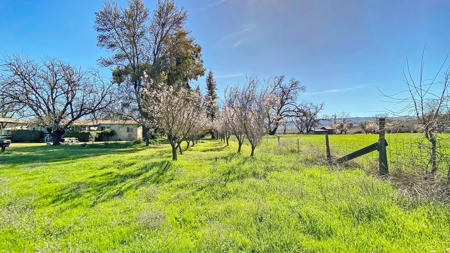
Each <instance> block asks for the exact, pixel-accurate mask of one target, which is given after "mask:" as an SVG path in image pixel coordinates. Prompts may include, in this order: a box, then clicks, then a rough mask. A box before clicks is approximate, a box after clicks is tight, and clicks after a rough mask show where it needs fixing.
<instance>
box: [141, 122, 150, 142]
mask: <svg viewBox="0 0 450 253" xmlns="http://www.w3.org/2000/svg"><path fill="white" fill-rule="evenodd" d="M142 138H144V140H145V146H148V145H150V129H149V128H147V127H145V126H143V127H142Z"/></svg>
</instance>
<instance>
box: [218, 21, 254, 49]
mask: <svg viewBox="0 0 450 253" xmlns="http://www.w3.org/2000/svg"><path fill="white" fill-rule="evenodd" d="M255 29H256V25H255V24H254V23H250V24H247V25H244V26H242V27H241V28H240V29H239V30H236V31H234V32H232V33H229V34H227V35H225V36H223V37H222V38H220V39H219V40H218V41H217V43H224V42H228V43H230V44H231V45H232V46H233V47H238V46H240V45H241V44H242V42H243V41H246V40H249V37H250V38H251V37H252V36H250V35H249V33H250V32H251V31H253V30H255Z"/></svg>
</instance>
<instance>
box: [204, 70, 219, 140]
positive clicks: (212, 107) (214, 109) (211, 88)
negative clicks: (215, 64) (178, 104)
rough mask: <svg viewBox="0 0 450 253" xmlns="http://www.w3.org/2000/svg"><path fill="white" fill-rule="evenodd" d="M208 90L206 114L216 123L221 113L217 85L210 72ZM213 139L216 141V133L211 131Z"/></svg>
mask: <svg viewBox="0 0 450 253" xmlns="http://www.w3.org/2000/svg"><path fill="white" fill-rule="evenodd" d="M206 88H207V90H208V93H207V103H206V114H207V117H208V118H209V119H211V121H214V119H215V118H216V116H217V113H218V111H219V107H218V106H217V93H216V90H217V84H216V81H215V80H214V74H213V72H212V71H211V70H210V71H209V73H208V76H207V77H206ZM211 138H213V139H215V138H216V136H215V133H214V130H211Z"/></svg>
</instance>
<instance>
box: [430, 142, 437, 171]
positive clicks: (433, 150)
mask: <svg viewBox="0 0 450 253" xmlns="http://www.w3.org/2000/svg"><path fill="white" fill-rule="evenodd" d="M430 142H431V174H433V175H434V174H435V173H436V171H437V161H436V159H437V158H436V157H437V155H436V139H435V138H434V137H432V138H430Z"/></svg>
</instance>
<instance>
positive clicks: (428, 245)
mask: <svg viewBox="0 0 450 253" xmlns="http://www.w3.org/2000/svg"><path fill="white" fill-rule="evenodd" d="M344 137H346V138H347V139H344ZM388 137H389V136H388ZM392 137H394V136H392ZM297 138H299V139H298V143H297ZM324 138H325V137H323V136H300V137H298V136H296V135H293V136H289V137H286V136H283V137H282V138H280V142H278V139H277V138H276V137H269V138H267V139H266V138H264V140H263V143H262V145H261V146H260V147H258V148H257V149H256V154H255V155H256V157H255V158H249V153H250V148H249V146H247V145H244V147H243V151H242V154H236V150H237V145H236V143H235V142H231V146H230V147H227V146H225V145H224V144H223V143H221V142H219V141H217V140H203V141H201V142H200V143H198V144H197V145H195V146H194V147H191V148H190V149H189V150H187V151H185V152H184V154H183V155H180V156H179V160H178V161H176V162H172V161H171V151H170V147H169V146H168V145H157V146H150V147H145V146H144V145H141V144H135V145H133V144H129V143H110V144H87V145H85V146H84V145H83V146H80V145H73V146H58V147H53V146H45V145H40V144H15V143H13V144H12V145H11V147H10V148H7V150H6V152H5V153H0V252H24V251H27V252H36V251H39V252H106V251H108V252H450V239H449V238H450V208H449V206H447V205H444V204H440V203H429V202H414V203H411V202H409V201H408V200H407V199H405V198H404V197H402V196H403V195H401V194H399V191H398V189H396V188H394V187H393V186H391V184H390V183H389V181H382V180H379V179H377V178H375V177H373V176H370V175H368V174H367V173H365V172H364V171H363V170H360V169H343V170H338V169H334V170H330V169H329V168H328V167H327V166H325V164H324V163H323V161H322V160H323V158H321V156H319V155H318V153H320V154H323V156H325V146H324ZM352 138H353V139H352ZM395 138H400V137H398V136H397V137H395ZM405 138H406V137H405ZM349 139H352V140H351V141H349ZM344 140H346V141H344ZM376 141H377V136H376V135H353V136H351V135H347V136H343V135H342V136H331V137H330V142H331V143H332V148H333V145H340V146H345V145H348V146H349V149H351V148H353V147H354V146H356V148H355V149H358V147H359V146H360V145H362V146H364V145H369V144H371V143H373V142H376ZM388 142H389V138H388ZM390 145H392V146H391V147H393V148H394V147H395V144H394V141H392V144H391V143H390ZM400 148H401V147H399V149H400ZM299 151H300V152H299ZM388 152H389V150H388ZM356 164H358V163H356Z"/></svg>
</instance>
